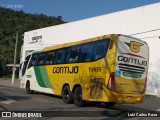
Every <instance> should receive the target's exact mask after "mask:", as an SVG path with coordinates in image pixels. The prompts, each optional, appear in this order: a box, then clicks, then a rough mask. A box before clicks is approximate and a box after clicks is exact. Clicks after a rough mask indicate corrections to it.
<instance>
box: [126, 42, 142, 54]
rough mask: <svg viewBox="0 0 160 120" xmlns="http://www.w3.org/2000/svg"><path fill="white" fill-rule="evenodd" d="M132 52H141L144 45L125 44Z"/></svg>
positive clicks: (136, 43) (135, 43)
mask: <svg viewBox="0 0 160 120" xmlns="http://www.w3.org/2000/svg"><path fill="white" fill-rule="evenodd" d="M124 43H125V44H126V45H127V46H128V47H130V50H131V51H132V52H135V53H138V52H139V51H140V47H141V46H142V45H143V44H142V43H139V42H135V41H131V42H130V43H127V42H124Z"/></svg>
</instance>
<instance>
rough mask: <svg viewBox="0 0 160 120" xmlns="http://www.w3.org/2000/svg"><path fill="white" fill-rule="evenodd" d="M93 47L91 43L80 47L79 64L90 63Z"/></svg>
mask: <svg viewBox="0 0 160 120" xmlns="http://www.w3.org/2000/svg"><path fill="white" fill-rule="evenodd" d="M93 45H94V43H93V42H92V43H87V44H83V45H82V46H81V55H80V61H81V62H86V61H92V57H93Z"/></svg>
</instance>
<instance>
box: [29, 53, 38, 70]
mask: <svg viewBox="0 0 160 120" xmlns="http://www.w3.org/2000/svg"><path fill="white" fill-rule="evenodd" d="M36 65H37V55H36V54H34V55H32V58H31V60H30V63H29V66H28V68H30V67H32V66H36Z"/></svg>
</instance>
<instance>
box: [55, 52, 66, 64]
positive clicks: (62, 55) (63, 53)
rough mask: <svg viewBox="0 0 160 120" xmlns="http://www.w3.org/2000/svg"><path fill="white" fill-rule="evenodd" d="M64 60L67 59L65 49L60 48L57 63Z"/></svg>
mask: <svg viewBox="0 0 160 120" xmlns="http://www.w3.org/2000/svg"><path fill="white" fill-rule="evenodd" d="M64 61H65V49H62V50H58V51H57V60H56V63H64Z"/></svg>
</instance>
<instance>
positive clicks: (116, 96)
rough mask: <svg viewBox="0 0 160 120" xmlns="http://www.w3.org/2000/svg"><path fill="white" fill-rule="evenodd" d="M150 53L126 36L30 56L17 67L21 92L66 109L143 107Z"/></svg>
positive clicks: (98, 38)
mask: <svg viewBox="0 0 160 120" xmlns="http://www.w3.org/2000/svg"><path fill="white" fill-rule="evenodd" d="M148 64H149V47H148V45H147V44H146V42H144V41H141V40H139V39H137V38H133V37H131V36H126V35H118V34H110V35H104V36H99V37H95V38H91V39H87V40H82V41H78V42H72V43H66V44H60V45H55V46H51V47H46V48H44V49H42V50H39V51H34V52H33V53H32V54H31V55H29V56H27V57H26V58H25V61H24V62H23V64H22V65H21V77H20V81H21V83H20V86H21V88H25V89H26V91H27V93H28V94H31V93H33V92H34V91H39V92H44V93H50V94H55V95H60V96H62V99H63V101H64V102H65V103H72V102H74V104H76V105H77V106H82V105H83V103H84V102H85V101H92V102H103V103H106V105H108V106H113V105H114V104H115V103H118V104H123V103H125V104H126V103H128V104H131V103H140V102H143V100H144V96H145V90H146V83H147V72H148Z"/></svg>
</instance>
